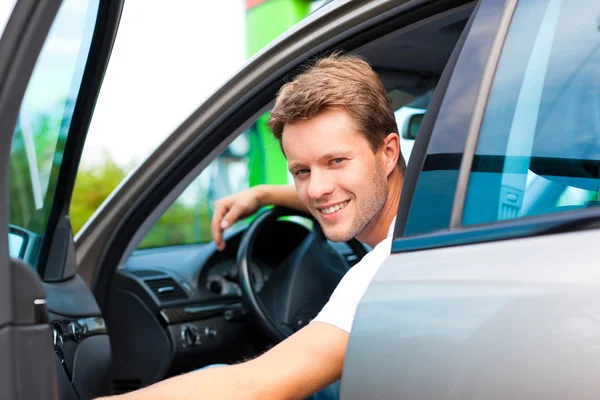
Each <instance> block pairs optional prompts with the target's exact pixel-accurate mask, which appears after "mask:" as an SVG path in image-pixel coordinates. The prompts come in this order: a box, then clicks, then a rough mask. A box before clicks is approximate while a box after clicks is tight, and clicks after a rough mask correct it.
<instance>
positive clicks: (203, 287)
mask: <svg viewBox="0 0 600 400" xmlns="http://www.w3.org/2000/svg"><path fill="white" fill-rule="evenodd" d="M474 7H475V4H474V3H469V4H466V5H463V6H460V7H457V8H453V9H451V10H449V11H446V12H444V13H442V14H439V15H435V16H432V17H429V18H426V19H424V20H422V21H420V22H419V23H418V24H413V25H411V26H408V27H404V28H402V29H400V30H398V31H396V32H393V33H392V34H389V35H386V36H384V37H379V38H376V39H374V40H373V41H371V42H370V43H368V44H367V45H364V46H362V47H360V48H359V49H357V50H355V51H353V52H355V53H357V54H360V55H362V56H364V57H365V58H366V59H367V60H368V61H369V62H370V63H371V65H372V66H373V67H374V69H375V70H376V72H377V73H378V74H379V75H380V77H381V79H382V81H383V83H384V85H385V87H386V88H387V89H388V92H389V95H390V98H391V100H392V104H393V107H394V109H395V110H401V109H402V108H403V107H409V108H417V109H422V110H424V109H426V108H427V102H428V99H429V98H430V97H431V92H432V91H433V90H434V88H435V86H436V83H437V81H438V79H439V77H440V75H441V73H442V71H443V69H444V67H445V65H446V62H447V61H448V59H449V57H450V54H451V52H452V50H453V48H454V45H455V44H456V42H457V41H458V39H459V36H460V34H461V32H462V30H463V29H464V27H465V25H466V23H467V20H468V19H469V17H470V15H471V13H472V11H473V9H474ZM265 107H267V108H268V105H266V104H261V105H257V109H264V108H265ZM396 115H397V116H398V113H397V114H396ZM419 122H420V120H414V121H413V122H412V124H413V125H414V124H415V123H417V124H418V123H419ZM404 126H407V128H406V129H408V125H407V124H405V123H404V122H403V121H399V127H400V129H405V128H402V127H404ZM411 129H412V130H413V131H415V127H414V126H412V128H411ZM417 130H418V125H417ZM403 137H404V138H407V137H408V138H411V135H409V134H406V135H404V134H403ZM412 138H414V133H413V135H412ZM412 138H411V139H410V140H403V142H402V146H403V148H402V150H403V152H404V156H405V158H406V159H407V162H408V161H409V154H408V153H409V150H410V147H411V146H412V144H411V143H410V142H411V140H412ZM405 142H406V147H404V146H405ZM407 150H408V151H407ZM180 191H181V190H180ZM171 196H172V194H171ZM172 197H176V196H172ZM157 219H158V217H157V218H155V219H154V220H155V221H156V220H157ZM150 226H151V225H150ZM150 226H149V227H148V228H147V230H149V229H150ZM142 239H143V237H141V238H140V237H139V235H138V236H137V240H138V243H139V241H141V240H142ZM226 242H227V246H226V248H225V250H224V251H222V252H221V251H218V250H217V249H216V247H215V245H214V243H212V242H210V241H205V242H202V243H196V244H186V245H181V246H166V247H157V248H145V249H137V250H135V251H133V252H132V253H131V255H130V256H129V257H128V258H127V259H126V261H125V262H123V263H122V264H121V265H119V267H118V268H117V269H116V270H115V272H114V273H113V274H112V277H111V280H110V284H109V290H108V294H107V301H106V305H105V307H104V309H103V310H102V314H103V316H104V318H105V320H106V326H107V329H108V332H109V334H110V341H111V349H112V363H111V369H110V380H111V390H112V392H113V393H123V392H127V391H130V390H134V389H136V388H139V387H143V386H146V385H148V384H151V383H153V382H156V381H158V380H161V379H164V378H166V377H169V376H173V375H176V374H180V373H182V372H186V371H191V370H194V369H198V368H202V367H204V366H207V365H210V364H215V363H236V362H240V361H242V360H244V359H247V358H251V357H254V356H256V355H258V354H260V353H262V352H264V351H265V350H267V349H269V348H270V347H271V346H273V345H274V344H276V343H277V342H278V341H281V340H283V339H284V338H285V337H287V336H289V335H291V334H292V333H293V332H295V331H296V330H298V329H300V328H302V327H303V326H305V325H306V324H307V323H309V322H310V320H311V319H312V318H314V317H315V316H316V314H317V313H318V311H319V310H320V308H321V307H322V306H323V305H324V304H325V302H326V301H327V299H328V297H329V295H330V294H331V292H332V291H333V289H334V288H335V286H336V284H337V282H339V280H340V279H341V277H342V276H343V274H344V273H345V272H346V271H347V270H348V268H351V267H352V265H354V264H355V263H356V262H358V261H359V260H360V258H361V257H362V256H363V255H364V254H365V252H366V250H367V249H365V247H364V246H363V245H361V244H360V243H358V242H354V241H351V242H348V243H332V242H329V241H327V240H326V239H325V238H324V236H323V234H322V232H321V231H320V229H319V228H318V225H317V224H315V223H314V221H313V220H312V219H311V217H310V216H307V215H299V214H298V213H294V212H291V211H290V210H285V209H280V208H277V207H276V208H273V209H268V210H266V211H265V212H262V213H260V215H259V216H258V217H256V218H251V219H250V220H247V221H244V222H243V223H241V224H237V225H235V226H234V227H233V228H231V229H229V230H228V231H226ZM136 245H137V244H134V245H133V246H134V247H135V246H136ZM130 247H131V246H130ZM299 271H302V273H299Z"/></svg>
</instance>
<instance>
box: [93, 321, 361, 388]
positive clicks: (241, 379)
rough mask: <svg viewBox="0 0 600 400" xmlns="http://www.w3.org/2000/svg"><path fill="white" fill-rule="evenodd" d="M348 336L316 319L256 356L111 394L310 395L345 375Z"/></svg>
mask: <svg viewBox="0 0 600 400" xmlns="http://www.w3.org/2000/svg"><path fill="white" fill-rule="evenodd" d="M348 337H349V334H348V332H346V331H344V330H342V329H340V328H337V327H335V326H333V325H330V324H327V323H323V322H313V323H311V324H309V325H308V326H306V327H304V328H303V329H301V330H300V331H298V332H296V333H295V334H294V335H292V336H290V337H289V338H288V339H286V340H284V341H283V342H281V343H279V344H278V345H277V346H275V347H273V348H272V349H271V350H269V351H267V352H266V353H264V354H263V355H261V356H260V357H257V358H255V359H254V360H251V361H247V362H245V363H242V364H237V365H232V366H228V367H220V368H208V369H204V370H199V371H194V372H190V373H188V374H185V375H180V376H177V377H174V378H171V379H167V380H165V381H162V382H159V383H156V384H154V385H152V386H149V387H147V388H144V389H141V390H138V391H135V392H131V393H128V394H125V395H121V396H115V397H111V399H113V400H117V399H119V400H144V399H157V400H158V399H160V400H191V399H197V398H206V399H211V400H221V399H223V400H225V399H227V400H235V399H250V400H252V399H272V400H278V399H281V400H284V399H285V400H288V399H304V398H305V397H307V396H309V395H311V394H313V393H315V392H317V391H319V390H320V389H322V388H324V387H325V386H327V385H329V384H331V383H333V382H335V381H336V380H338V379H340V378H341V375H342V367H343V364H344V356H345V354H346V347H347V345H348ZM100 400H101V399H100Z"/></svg>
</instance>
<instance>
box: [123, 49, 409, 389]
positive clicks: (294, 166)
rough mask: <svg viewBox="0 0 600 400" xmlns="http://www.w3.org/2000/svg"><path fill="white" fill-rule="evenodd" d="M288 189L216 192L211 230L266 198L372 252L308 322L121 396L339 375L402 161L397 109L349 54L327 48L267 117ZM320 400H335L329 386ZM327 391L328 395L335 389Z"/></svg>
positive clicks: (216, 233)
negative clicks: (252, 352) (271, 343)
mask: <svg viewBox="0 0 600 400" xmlns="http://www.w3.org/2000/svg"><path fill="white" fill-rule="evenodd" d="M268 124H269V127H270V128H271V130H272V132H273V134H274V136H275V137H276V138H277V139H278V140H279V142H280V144H281V148H282V150H283V152H284V154H285V156H286V158H287V161H288V168H289V170H290V172H291V174H292V176H293V177H294V183H295V188H294V187H287V186H258V187H255V188H252V189H249V190H247V191H245V192H242V193H238V194H236V195H233V196H230V197H227V198H224V199H221V200H219V201H218V202H217V204H216V207H215V214H214V217H213V225H212V231H213V237H214V238H215V242H216V243H217V246H218V248H219V249H223V248H224V247H225V243H224V241H223V236H222V231H223V229H226V228H227V227H229V226H231V224H232V223H233V222H235V221H236V220H237V219H239V218H242V217H245V216H248V215H250V214H252V213H254V212H255V211H256V210H258V208H259V207H261V206H263V205H267V204H275V205H282V206H288V207H292V208H295V209H299V210H308V211H309V212H310V213H311V214H312V215H314V217H315V218H316V219H317V221H318V222H319V223H320V224H321V226H322V228H323V231H324V232H325V235H326V236H327V237H328V238H329V239H330V240H333V241H347V240H350V239H352V238H356V239H358V240H360V241H362V242H364V243H366V244H368V245H369V246H371V247H373V250H372V251H371V252H370V253H369V254H367V255H366V256H365V257H364V258H363V259H362V260H361V261H360V262H359V263H358V264H357V265H355V266H354V267H353V268H352V269H351V270H350V271H349V272H348V273H347V274H346V275H345V276H344V278H343V279H342V280H341V282H340V283H339V285H338V287H337V288H336V289H335V291H334V293H333V294H332V296H331V298H330V300H329V302H328V303H327V304H326V305H325V307H324V308H323V309H322V311H321V312H320V313H319V315H318V316H317V317H316V318H315V319H314V320H313V321H312V322H311V323H310V324H308V326H306V327H304V328H302V329H301V330H299V331H298V332H296V333H295V334H293V335H292V336H290V337H289V338H288V339H286V340H284V341H283V342H281V343H279V344H278V345H277V346H275V347H274V348H272V349H271V350H269V351H267V352H266V353H264V354H263V355H261V356H259V357H257V358H256V359H253V360H251V361H248V362H245V363H242V364H238V365H232V366H226V367H221V368H209V369H204V370H199V371H195V372H191V373H188V374H185V375H181V376H178V377H175V378H171V379H168V380H165V381H163V382H160V383H157V384H155V385H152V386H150V387H148V388H145V389H141V390H139V391H136V392H132V393H129V394H127V395H123V396H120V398H123V399H130V400H133V399H194V398H207V399H303V398H305V397H307V396H309V395H311V394H313V393H315V392H317V391H319V390H321V389H322V388H325V387H326V386H327V385H330V384H331V383H333V382H335V381H338V380H339V379H340V377H341V375H342V367H343V363H344V357H345V354H346V347H347V344H348V338H349V334H350V330H351V328H352V322H353V320H354V314H355V312H356V307H357V305H358V303H359V301H360V299H361V297H362V295H363V294H364V292H365V290H366V288H367V286H368V284H369V282H370V280H371V279H372V277H373V275H374V274H375V272H376V271H377V269H378V268H379V266H380V265H381V264H382V262H383V261H384V260H385V258H386V257H387V256H388V255H389V254H390V249H391V240H392V239H391V233H392V230H393V225H394V224H393V221H394V219H395V214H396V210H397V208H398V202H399V200H400V190H401V188H402V182H403V176H404V169H405V163H404V159H403V158H402V155H401V153H400V138H399V135H398V133H397V132H398V128H397V126H396V121H395V119H394V113H393V110H392V108H391V104H390V102H389V99H388V97H387V93H386V91H385V88H384V87H383V85H382V83H381V81H380V80H379V78H378V76H377V74H376V73H375V72H374V71H373V70H372V69H371V67H370V66H369V65H368V64H367V63H366V62H365V61H364V60H362V59H360V58H359V57H356V56H352V55H339V54H334V55H332V56H329V57H326V58H323V59H320V60H318V61H317V62H316V63H315V64H314V65H313V66H311V67H310V68H309V69H307V70H306V71H305V72H303V73H302V74H300V75H298V76H297V77H296V78H295V79H294V80H293V81H292V82H289V83H287V84H285V85H284V86H283V87H282V88H281V90H280V92H279V94H278V96H277V100H276V103H275V107H274V109H273V111H272V113H271V117H270V119H269V123H268ZM328 390H329V392H320V393H318V394H317V395H318V396H319V399H322V398H329V399H332V398H336V397H339V394H338V393H336V391H339V389H338V388H336V387H331V386H330V387H329V388H328ZM332 392H333V393H332Z"/></svg>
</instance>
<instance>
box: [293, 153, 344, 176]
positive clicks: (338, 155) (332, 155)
mask: <svg viewBox="0 0 600 400" xmlns="http://www.w3.org/2000/svg"><path fill="white" fill-rule="evenodd" d="M350 153H351V151H349V150H348V151H343V150H336V151H330V152H329V153H325V154H323V155H321V156H319V158H318V161H319V162H322V161H324V160H331V159H332V158H342V157H349V156H350ZM304 167H305V165H304V164H303V163H299V162H294V163H292V164H291V165H290V166H289V168H288V170H289V171H290V172H291V171H294V170H296V169H298V168H304Z"/></svg>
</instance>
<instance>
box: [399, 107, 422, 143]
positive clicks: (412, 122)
mask: <svg viewBox="0 0 600 400" xmlns="http://www.w3.org/2000/svg"><path fill="white" fill-rule="evenodd" d="M424 115H425V113H418V114H413V115H411V116H410V117H408V118H406V119H405V120H404V124H403V125H402V137H403V138H404V139H409V140H415V139H416V138H417V133H418V132H419V128H420V127H421V122H423V116H424Z"/></svg>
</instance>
